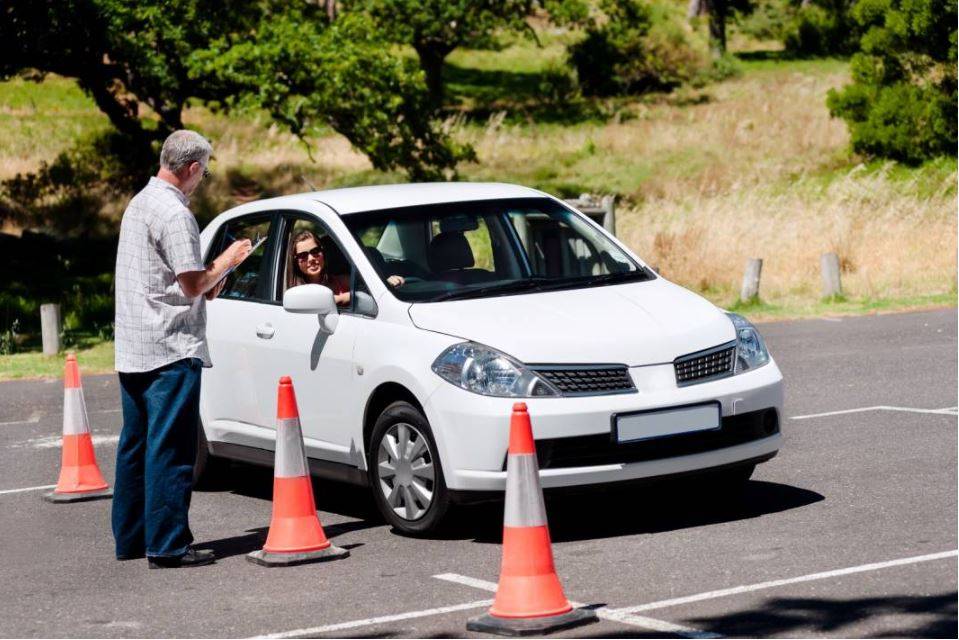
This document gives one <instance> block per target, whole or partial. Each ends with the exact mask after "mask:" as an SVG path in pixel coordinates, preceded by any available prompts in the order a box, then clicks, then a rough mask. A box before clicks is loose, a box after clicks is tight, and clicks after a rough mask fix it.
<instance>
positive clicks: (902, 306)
mask: <svg viewBox="0 0 959 640" xmlns="http://www.w3.org/2000/svg"><path fill="white" fill-rule="evenodd" d="M707 297H711V296H707ZM713 302H714V303H716V304H718V305H719V306H722V307H723V308H725V309H727V310H729V311H734V312H736V313H739V314H741V315H743V316H746V317H747V318H749V319H750V320H754V321H757V322H768V321H773V320H795V319H802V318H819V317H824V316H826V317H828V316H856V315H868V314H878V313H904V312H908V311H921V310H924V309H939V308H943V307H955V306H956V305H957V303H959V297H957V295H956V292H951V293H938V294H931V295H916V296H904V297H897V298H868V297H843V298H840V299H838V300H835V301H829V300H817V301H813V302H808V303H798V302H797V303H789V304H775V303H767V302H763V301H762V300H759V301H756V302H751V303H746V304H744V303H741V302H739V300H738V299H737V300H735V301H733V302H731V303H730V302H729V301H728V300H725V301H723V300H713ZM723 302H725V303H726V304H725V305H724V304H723Z"/></svg>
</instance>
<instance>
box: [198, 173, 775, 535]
mask: <svg viewBox="0 0 959 640" xmlns="http://www.w3.org/2000/svg"><path fill="white" fill-rule="evenodd" d="M304 231H312V232H313V235H312V236H310V235H309V234H304V233H303V232H304ZM241 237H246V238H250V239H252V240H255V241H256V240H263V239H265V242H262V243H261V244H260V246H259V247H258V248H257V249H256V250H255V251H254V253H253V254H252V255H251V257H250V258H249V259H247V261H246V262H244V263H243V264H242V265H241V266H240V267H239V268H238V269H237V270H236V271H234V272H233V273H232V274H230V276H229V277H228V280H227V283H226V287H225V289H224V291H223V292H222V294H221V295H220V296H219V297H218V299H216V300H214V301H212V302H210V303H209V305H208V308H207V313H208V324H207V337H208V340H209V344H210V352H211V356H212V360H213V367H212V368H211V369H206V370H204V373H203V385H202V394H201V403H200V405H201V419H202V427H203V428H202V429H201V438H202V441H201V445H202V446H201V451H200V454H199V456H198V470H200V471H204V472H205V473H212V472H213V469H214V468H215V467H214V464H213V463H219V462H222V459H236V460H244V461H248V462H254V463H260V464H265V465H272V463H273V448H274V442H275V433H276V432H275V428H274V424H275V416H276V389H277V381H278V380H279V378H280V377H281V376H285V375H289V376H292V378H293V383H294V386H295V389H296V395H297V400H298V405H299V411H300V421H301V424H302V428H303V435H304V439H305V445H306V451H307V455H308V457H309V458H310V467H311V472H312V473H313V474H315V475H318V476H325V477H330V478H334V479H338V480H344V481H348V482H353V483H357V484H364V485H368V486H370V487H371V488H372V491H373V494H374V496H375V500H376V503H377V505H378V506H379V508H380V510H381V511H382V513H383V515H384V517H385V518H386V519H387V520H388V521H389V522H390V523H391V524H392V525H393V526H394V527H396V528H397V529H398V530H400V531H402V532H406V533H424V532H427V531H430V530H431V529H433V528H434V527H435V526H436V525H437V524H438V523H439V522H440V520H441V519H442V518H443V516H444V514H445V513H446V511H447V509H448V507H449V505H450V504H451V503H458V502H468V501H471V500H475V499H477V498H480V497H482V498H488V497H490V494H491V493H493V494H495V492H502V491H503V490H504V487H505V481H506V471H505V469H506V467H505V464H506V451H507V442H508V433H509V424H510V414H511V410H512V406H513V404H514V403H515V402H518V401H521V402H525V403H526V405H527V406H528V408H529V415H530V417H531V419H532V423H533V432H534V435H535V438H536V448H537V456H538V458H539V466H540V477H541V480H542V484H543V486H544V488H546V489H547V490H549V489H553V488H560V487H574V486H584V485H598V484H605V483H613V482H623V481H634V480H643V479H650V478H661V477H664V476H675V475H685V474H689V473H691V472H703V471H705V472H707V475H706V477H707V478H709V483H711V484H714V483H717V482H719V481H730V480H737V481H744V480H745V479H748V478H749V475H750V474H751V473H752V470H753V468H754V467H755V465H756V464H757V463H759V462H763V461H766V460H769V459H770V458H772V457H773V456H774V455H776V453H777V451H778V449H779V447H780V443H781V437H780V429H779V424H780V416H781V412H782V402H783V391H782V375H781V374H780V372H779V369H778V367H777V366H776V363H775V362H774V361H773V359H772V358H771V357H770V356H769V354H768V352H767V350H766V347H765V345H764V343H763V340H762V338H761V336H760V335H759V332H758V331H757V330H756V329H755V328H754V327H753V326H752V325H751V324H750V323H749V322H748V321H746V320H745V319H743V318H742V317H740V316H737V315H735V314H729V313H726V312H724V311H722V310H721V309H719V308H717V307H716V306H714V305H713V304H711V303H710V302H708V301H706V300H705V299H703V298H701V297H699V296H698V295H695V294H693V293H691V292H690V291H687V290H686V289H683V288H682V287H679V286H677V285H675V284H673V283H671V282H669V281H667V280H665V279H664V278H662V277H661V276H658V275H657V274H655V273H654V272H653V271H652V270H651V269H650V268H649V267H647V266H646V265H645V264H644V263H643V261H642V260H640V259H639V258H638V257H637V256H635V255H634V254H633V253H632V252H631V251H630V250H629V249H627V248H626V247H625V246H623V244H622V243H620V242H619V241H618V240H617V239H616V238H615V237H613V236H612V235H610V234H608V233H607V232H606V231H604V230H603V228H602V227H600V226H599V225H597V224H595V223H594V222H593V221H591V220H590V219H589V218H587V217H586V216H584V215H583V214H581V213H579V212H577V211H575V210H574V209H572V208H570V207H569V206H568V205H567V204H565V203H563V202H562V201H561V200H558V199H556V198H554V197H552V196H549V195H547V194H545V193H542V192H540V191H536V190H534V189H529V188H526V187H521V186H516V185H509V184H480V183H446V184H406V185H391V186H372V187H359V188H350V189H335V190H330V191H321V192H316V193H308V194H302V195H295V196H288V197H281V198H273V199H269V200H261V201H258V202H251V203H249V204H244V205H242V206H239V207H236V208H234V209H231V210H230V211H227V212H226V213H223V214H221V215H220V216H218V217H217V218H216V219H215V220H213V222H212V223H211V224H210V225H209V226H208V227H207V228H206V229H204V231H203V233H202V235H201V241H202V245H203V248H204V251H205V255H206V256H207V258H208V259H209V258H210V257H212V256H213V255H215V254H217V252H219V251H221V250H222V249H223V247H224V246H225V245H226V244H227V243H229V242H231V241H232V240H233V239H234V238H241ZM298 237H299V238H300V240H298V241H294V239H295V238H298ZM304 237H307V239H306V240H302V238H304ZM311 238H315V239H316V241H317V242H314V241H313V240H312V239H311ZM317 244H318V245H319V249H316V246H317ZM311 250H312V252H311ZM320 254H322V260H323V265H322V273H321V274H320V275H321V279H320V282H324V283H326V284H328V285H329V286H323V285H322V284H315V283H306V284H300V283H301V282H304V280H303V278H302V275H303V274H302V271H301V270H300V266H299V265H300V263H301V261H302V262H303V263H304V264H306V262H308V261H309V260H310V256H311V255H312V256H313V258H314V259H318V258H319V256H320ZM314 262H315V260H314ZM313 266H314V267H316V264H313ZM313 281H314V282H315V281H316V278H314V279H313ZM331 287H332V288H333V289H336V290H337V292H336V294H337V295H336V300H337V302H334V291H332V290H331ZM344 294H348V295H344ZM221 468H222V467H221Z"/></svg>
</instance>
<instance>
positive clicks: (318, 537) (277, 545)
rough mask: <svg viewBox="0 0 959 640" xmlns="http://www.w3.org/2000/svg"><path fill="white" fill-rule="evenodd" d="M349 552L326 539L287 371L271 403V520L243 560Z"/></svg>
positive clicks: (296, 560) (282, 562) (291, 560)
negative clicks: (273, 414)
mask: <svg viewBox="0 0 959 640" xmlns="http://www.w3.org/2000/svg"><path fill="white" fill-rule="evenodd" d="M348 555H350V552H349V551H348V550H346V549H341V548H339V547H335V546H333V544H332V543H331V542H330V541H329V540H327V539H326V534H325V533H324V532H323V525H321V524H320V518H319V516H318V515H317V513H316V503H315V502H314V501H313V484H312V482H311V480H310V473H309V468H308V466H307V461H306V449H305V447H304V446H303V433H302V431H301V430H300V415H299V411H298V410H297V408H296V395H295V393H294V392H293V382H292V381H291V380H290V378H289V376H283V377H282V378H280V388H279V392H278V394H277V408H276V458H275V462H274V466H273V519H272V520H271V521H270V532H269V534H267V536H266V544H265V545H263V548H262V549H260V550H259V551H254V552H253V553H250V554H248V555H247V560H249V561H250V562H254V563H256V564H261V565H264V566H267V567H278V566H289V565H294V564H304V563H307V562H320V561H323V560H335V559H337V558H345V557H347V556H348Z"/></svg>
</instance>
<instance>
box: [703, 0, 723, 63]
mask: <svg viewBox="0 0 959 640" xmlns="http://www.w3.org/2000/svg"><path fill="white" fill-rule="evenodd" d="M703 2H704V3H705V4H706V5H707V9H706V11H707V12H708V13H709V48H710V50H711V51H712V53H713V57H714V58H720V57H722V56H724V55H725V54H726V10H727V0H703Z"/></svg>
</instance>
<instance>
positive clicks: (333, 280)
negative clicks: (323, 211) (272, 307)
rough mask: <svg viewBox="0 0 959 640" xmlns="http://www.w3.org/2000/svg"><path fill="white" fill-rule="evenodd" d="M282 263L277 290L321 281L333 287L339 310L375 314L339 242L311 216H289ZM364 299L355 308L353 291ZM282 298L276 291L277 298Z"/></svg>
mask: <svg viewBox="0 0 959 640" xmlns="http://www.w3.org/2000/svg"><path fill="white" fill-rule="evenodd" d="M282 246H283V249H282V255H283V256H284V261H283V263H284V267H283V269H282V277H281V282H280V286H279V287H278V292H283V291H286V290H287V289H289V288H290V287H296V286H299V285H302V284H310V283H313V284H322V285H324V286H326V287H329V288H330V289H331V290H332V291H333V297H334V299H335V300H336V305H337V307H339V309H340V311H341V312H353V311H357V312H360V313H362V314H363V315H375V313H370V309H372V308H375V304H373V303H372V297H371V296H370V294H369V289H368V288H367V286H366V283H365V282H363V279H362V277H361V276H360V274H359V273H358V272H357V271H356V269H355V268H354V266H353V262H352V261H351V260H350V259H349V257H348V256H347V254H346V252H345V251H344V250H343V248H342V246H341V245H340V243H338V242H337V241H336V239H335V238H334V237H333V236H332V235H331V234H330V232H329V230H328V229H327V228H326V226H325V225H324V224H323V223H321V222H320V221H318V220H316V219H315V218H304V217H289V218H288V219H287V225H286V229H285V231H284V233H283V241H282ZM357 291H359V292H361V297H362V296H363V295H365V297H366V299H365V300H363V301H362V302H363V303H362V304H361V305H359V308H357V305H356V298H357V294H356V292H357ZM281 299H282V293H279V294H278V296H277V300H281Z"/></svg>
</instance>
